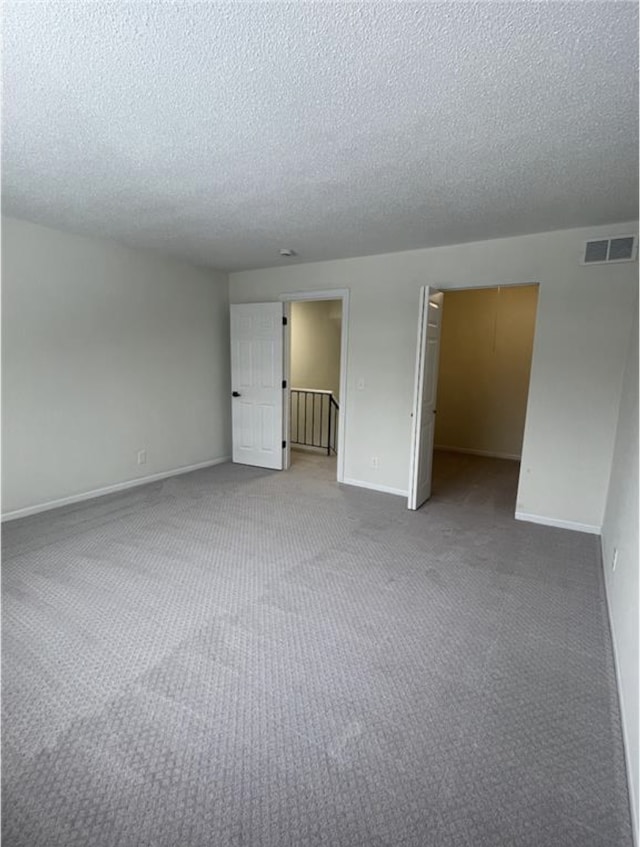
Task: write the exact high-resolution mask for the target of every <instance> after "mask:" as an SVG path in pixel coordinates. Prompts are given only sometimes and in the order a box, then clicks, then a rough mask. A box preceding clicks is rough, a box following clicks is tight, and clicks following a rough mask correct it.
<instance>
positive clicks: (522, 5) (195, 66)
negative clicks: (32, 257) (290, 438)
mask: <svg viewBox="0 0 640 847" xmlns="http://www.w3.org/2000/svg"><path fill="white" fill-rule="evenodd" d="M3 18H4V24H3V29H4V50H3V64H4V93H3V97H4V103H3V205H4V211H5V213H6V214H9V215H14V216H15V217H20V218H26V219H28V220H34V221H38V222H41V223H44V224H48V225H51V226H55V227H60V228H62V229H69V230H73V231H76V232H84V233H92V234H96V235H101V236H108V237H112V238H115V239H118V240H120V241H124V242H125V243H128V244H131V245H134V246H135V245H137V246H141V247H146V248H154V249H159V250H162V251H164V252H166V253H171V254H173V255H176V256H179V257H183V258H187V259H189V260H191V261H194V262H196V263H200V264H207V265H211V266H213V267H218V268H223V269H240V268H250V267H262V266H269V265H278V264H290V263H291V262H292V261H293V262H297V261H315V260H319V259H329V258H338V257H344V256H357V255H365V254H369V253H382V252H388V251H395V250H405V249H410V248H415V247H426V246H432V245H437V244H448V243H456V242H462V241H471V240H479V239H485V238H494V237H500V236H507V235H512V234H519V233H527V232H535V231H541V230H550V229H556V228H562V227H571V226H581V225H595V224H599V223H608V222H612V221H616V220H628V219H633V218H635V217H636V216H637V199H638V155H637V154H638V137H637V107H638V90H637V31H638V22H637V6H636V4H635V3H633V4H632V3H625V2H604V3H583V2H574V3H562V2H555V3H544V4H537V3H532V2H515V3H507V4H498V3H478V4H476V3H453V2H450V3H444V4H440V3H428V2H422V3H416V4H414V3H409V2H405V3H398V2H395V3H386V2H385V3H383V2H380V3H373V2H372V3H347V2H343V3H338V4H336V3H331V4H330V3H317V4H316V3H301V2H299V3H255V4H254V3H243V2H235V3H231V4H218V3H186V2H181V3H169V2H166V3H145V2H142V0H141V1H140V2H133V3H125V2H65V0H56V2H51V3H48V2H16V0H14V1H13V2H10V1H9V2H5V4H4V9H3ZM280 247H292V248H294V249H295V250H296V251H297V253H298V254H299V257H298V258H297V259H293V260H283V259H281V258H280V256H279V255H278V250H279V248H280Z"/></svg>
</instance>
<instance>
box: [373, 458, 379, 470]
mask: <svg viewBox="0 0 640 847" xmlns="http://www.w3.org/2000/svg"><path fill="white" fill-rule="evenodd" d="M371 467H372V468H373V469H374V470H376V471H377V470H378V468H379V467H380V459H379V458H378V457H377V456H372V457H371Z"/></svg>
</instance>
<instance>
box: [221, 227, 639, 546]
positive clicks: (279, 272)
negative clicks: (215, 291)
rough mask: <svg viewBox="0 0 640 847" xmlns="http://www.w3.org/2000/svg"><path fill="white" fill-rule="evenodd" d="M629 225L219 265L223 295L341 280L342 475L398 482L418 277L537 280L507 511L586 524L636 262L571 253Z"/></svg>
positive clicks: (594, 502) (613, 409) (607, 465)
mask: <svg viewBox="0 0 640 847" xmlns="http://www.w3.org/2000/svg"><path fill="white" fill-rule="evenodd" d="M636 230H637V222H628V221H627V222H626V223H618V224H611V225H608V226H600V227H589V228H582V229H569V230H562V231H558V232H547V233H539V234H536V235H524V236H519V237H516V238H503V239H498V240H494V241H480V242H474V243H470V244H457V245H451V246H447V247H435V248H432V249H427V250H410V251H407V252H403V253H387V254H384V255H380V256H367V257H361V258H357V259H341V260H338V261H332V262H314V263H310V264H306V265H305V264H298V265H289V266H287V267H280V268H263V269H261V270H255V271H244V272H240V273H232V274H230V276H229V280H230V296H231V300H232V302H234V303H248V302H252V301H253V302H264V301H265V300H269V299H273V300H277V299H278V297H280V296H281V295H286V294H294V293H296V292H301V291H306V292H312V291H325V290H328V289H332V288H333V289H344V288H348V289H350V305H349V326H348V333H349V347H348V350H347V363H348V364H347V369H348V373H347V387H346V393H347V397H346V400H347V407H348V408H347V419H346V420H345V421H344V426H343V429H342V434H343V438H344V442H345V482H346V481H348V480H350V479H351V480H353V481H354V482H358V483H360V484H362V485H367V486H371V487H377V488H380V489H383V490H386V491H392V492H395V493H398V494H399V493H403V494H406V492H407V482H408V476H409V449H410V432H411V409H412V404H413V385H414V369H415V360H416V343H417V328H418V302H419V291H420V286H421V285H427V284H428V285H433V286H434V287H437V288H440V289H442V290H445V291H446V290H449V289H452V288H469V287H473V288H486V287H488V286H495V285H496V284H498V283H500V284H504V285H506V284H513V283H534V282H539V283H540V291H539V295H538V316H537V320H536V333H535V341H534V351H533V362H532V367H531V381H530V389H529V400H528V404H527V422H526V425H525V434H524V441H523V447H522V465H521V473H520V483H519V488H518V502H517V509H518V512H519V513H520V514H521V515H522V516H523V517H527V518H528V519H533V520H539V521H543V522H546V523H549V522H559V523H560V524H561V525H568V526H573V527H575V528H576V529H585V530H589V531H592V532H597V531H599V529H600V527H601V525H602V519H603V515H604V505H605V499H606V494H607V487H608V480H609V474H610V470H611V458H612V455H613V443H614V439H615V432H616V424H617V420H618V416H617V410H618V406H619V402H620V386H621V382H620V378H621V374H622V371H623V368H624V362H625V356H626V346H627V340H628V338H629V333H630V330H631V320H632V315H633V303H634V297H635V295H636V292H637V288H638V266H637V264H635V263H629V264H613V265H598V266H593V267H585V266H584V265H581V264H580V257H581V255H582V253H583V251H584V241H585V239H587V238H604V237H606V236H610V235H622V234H628V233H629V232H635V231H636ZM374 456H375V457H377V458H378V459H379V462H378V466H377V467H372V464H371V458H372V457H374Z"/></svg>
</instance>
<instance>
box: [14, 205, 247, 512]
mask: <svg viewBox="0 0 640 847" xmlns="http://www.w3.org/2000/svg"><path fill="white" fill-rule="evenodd" d="M228 302H229V300H228V282H227V276H226V274H220V273H216V272H214V271H206V270H202V269H198V268H195V267H192V266H190V265H187V264H184V263H180V262H175V261H171V260H168V259H164V258H162V257H161V256H157V255H153V254H150V253H145V252H142V251H138V250H131V249H129V248H126V247H122V246H120V245H118V244H116V243H115V242H112V241H106V240H104V239H99V238H86V237H83V236H78V235H72V234H70V233H66V232H60V231H58V230H54V229H49V228H47V227H42V226H36V225H35V224H31V223H27V222H25V221H18V220H13V219H8V218H3V222H2V507H3V513H4V514H6V513H11V512H14V511H19V510H23V509H31V508H34V507H38V506H42V505H46V504H51V503H52V502H55V501H58V500H65V499H66V498H72V497H76V496H79V495H82V494H86V493H89V492H95V491H96V490H97V489H104V488H110V487H112V486H120V485H121V484H124V483H128V482H131V481H136V480H139V479H142V478H145V477H149V476H153V475H154V474H162V473H167V472H170V471H173V470H176V469H179V468H183V467H185V466H186V467H189V466H192V465H197V464H201V463H205V462H210V461H212V460H216V459H221V458H223V457H225V456H228V455H229V454H230V447H231V445H230V440H231V433H230V376H229V305H228ZM139 450H146V454H147V455H146V463H145V464H138V462H137V453H138V451H139Z"/></svg>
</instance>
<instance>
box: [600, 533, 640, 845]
mask: <svg viewBox="0 0 640 847" xmlns="http://www.w3.org/2000/svg"><path fill="white" fill-rule="evenodd" d="M604 553H605V551H604V539H603V538H601V539H600V561H601V563H602V580H603V582H604V593H605V597H606V598H607V614H608V616H609V630H610V631H611V643H612V645H613V664H614V666H615V669H616V685H617V687H618V705H619V708H620V723H621V725H622V746H623V748H624V763H625V768H626V770H627V791H628V793H629V806H630V810H631V834H632V837H633V843H634V844H635V845H637V844H638V811H639V810H638V807H637V806H636V795H635V792H634V779H635V775H634V774H633V773H632V772H631V756H630V754H629V737H628V736H627V721H626V717H625V711H624V698H623V696H622V674H621V672H620V663H619V661H618V642H617V639H616V630H615V626H614V624H613V615H612V614H611V600H610V598H609V583H608V582H607V575H606V573H605V559H604Z"/></svg>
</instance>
